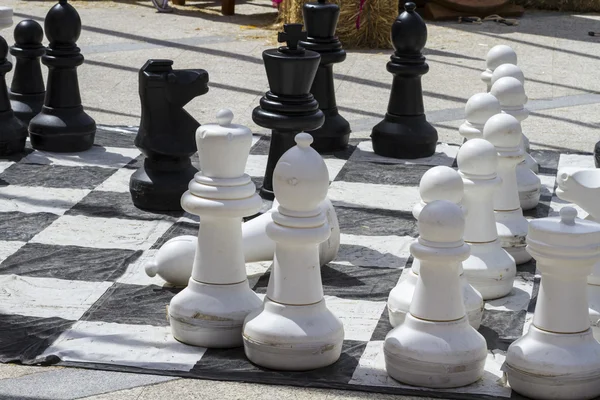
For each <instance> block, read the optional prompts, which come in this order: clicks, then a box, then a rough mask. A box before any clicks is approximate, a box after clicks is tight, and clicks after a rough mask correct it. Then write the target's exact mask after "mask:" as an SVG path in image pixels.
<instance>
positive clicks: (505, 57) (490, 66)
mask: <svg viewBox="0 0 600 400" xmlns="http://www.w3.org/2000/svg"><path fill="white" fill-rule="evenodd" d="M502 64H515V65H516V64H517V53H515V51H514V50H513V49H512V48H511V47H510V46H507V45H505V44H500V45H497V46H494V47H492V48H491V49H490V51H488V53H487V56H486V58H485V65H486V69H485V71H483V72H482V73H481V80H482V81H483V82H484V83H485V84H486V86H487V91H488V92H489V91H490V88H491V87H492V82H491V81H492V74H493V73H494V70H495V69H496V68H498V67H499V66H500V65H502Z"/></svg>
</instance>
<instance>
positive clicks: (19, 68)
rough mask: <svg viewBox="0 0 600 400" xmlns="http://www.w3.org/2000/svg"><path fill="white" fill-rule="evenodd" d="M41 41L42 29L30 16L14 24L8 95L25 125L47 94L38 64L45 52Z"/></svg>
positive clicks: (13, 107)
mask: <svg viewBox="0 0 600 400" xmlns="http://www.w3.org/2000/svg"><path fill="white" fill-rule="evenodd" d="M42 40H44V30H43V29H42V27H41V25H40V24H38V23H37V22H36V21H34V20H32V19H26V20H24V21H21V22H19V23H18V24H17V26H16V27H15V44H14V46H12V47H11V48H10V54H12V55H13V56H14V57H15V59H16V64H15V72H14V74H13V79H12V84H11V86H10V92H9V94H8V96H9V97H10V103H11V105H12V109H13V111H14V112H15V115H16V116H17V118H19V119H20V120H21V122H23V123H24V124H25V125H29V121H31V119H32V118H33V117H35V116H36V115H38V114H39V113H40V111H42V106H43V105H44V97H45V96H46V88H45V86H44V78H43V77H42V67H41V64H40V57H41V56H43V55H44V54H45V53H46V48H45V47H44V45H43V44H42Z"/></svg>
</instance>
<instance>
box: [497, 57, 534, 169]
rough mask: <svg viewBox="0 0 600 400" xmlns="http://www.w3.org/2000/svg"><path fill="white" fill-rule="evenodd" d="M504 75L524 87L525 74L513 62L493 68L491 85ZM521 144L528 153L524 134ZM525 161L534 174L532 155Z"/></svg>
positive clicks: (527, 144)
mask: <svg viewBox="0 0 600 400" xmlns="http://www.w3.org/2000/svg"><path fill="white" fill-rule="evenodd" d="M506 77H512V78H515V79H517V80H518V81H519V82H521V85H523V87H525V75H523V71H521V68H519V67H518V66H516V65H514V64H502V65H500V66H499V67H498V68H496V69H495V70H494V73H493V74H492V80H491V83H492V86H494V83H496V81H497V80H499V79H501V78H506ZM522 116H523V117H524V118H527V117H528V116H529V112H527V113H526V114H523V115H522ZM515 117H516V118H517V119H519V115H515ZM519 121H520V122H523V120H521V119H519ZM523 145H524V146H525V151H526V152H528V153H529V152H530V151H531V149H530V148H529V139H528V138H527V136H525V134H523ZM525 163H526V164H527V167H528V168H530V169H531V170H532V171H533V172H535V173H536V174H537V173H538V172H539V168H540V166H539V164H538V163H537V161H535V159H534V158H533V157H531V156H529V157H527V156H526V158H525Z"/></svg>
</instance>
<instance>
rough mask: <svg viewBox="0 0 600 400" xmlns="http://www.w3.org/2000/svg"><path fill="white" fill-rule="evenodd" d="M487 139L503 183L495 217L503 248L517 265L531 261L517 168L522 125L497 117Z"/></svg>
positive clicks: (496, 195) (497, 194)
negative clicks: (495, 154) (495, 157)
mask: <svg viewBox="0 0 600 400" xmlns="http://www.w3.org/2000/svg"><path fill="white" fill-rule="evenodd" d="M483 138H484V139H485V140H487V141H489V142H490V143H491V144H493V145H494V146H495V147H496V152H497V153H498V177H499V178H500V179H501V180H502V183H501V184H500V187H499V188H498V189H497V190H496V192H495V193H494V216H495V218H496V229H497V230H498V238H499V239H500V243H501V245H502V247H503V248H504V249H505V250H506V251H508V253H509V254H510V255H511V256H513V258H514V259H515V262H516V263H517V265H519V264H523V263H526V262H527V261H529V260H531V256H530V255H529V253H528V252H527V250H525V247H526V245H527V244H526V242H525V239H526V237H527V220H526V219H525V217H524V216H523V210H522V209H521V205H520V202H519V191H518V188H517V173H516V167H517V164H519V163H520V162H521V161H522V160H523V155H524V151H523V149H522V147H521V146H520V143H521V124H520V123H519V121H518V120H517V119H516V118H515V117H513V116H512V115H510V114H497V115H494V116H493V117H492V118H490V119H489V120H488V122H487V123H486V124H485V126H484V127H483Z"/></svg>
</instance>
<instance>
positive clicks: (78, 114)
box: [29, 0, 96, 153]
mask: <svg viewBox="0 0 600 400" xmlns="http://www.w3.org/2000/svg"><path fill="white" fill-rule="evenodd" d="M44 30H45V31H46V37H47V38H48V41H49V42H50V43H49V45H48V48H47V49H46V54H45V55H44V56H42V63H43V64H44V65H46V66H47V67H48V88H47V92H46V97H45V100H44V106H43V107H42V111H41V112H40V113H39V114H38V115H36V116H35V117H33V119H32V120H31V122H30V123H29V136H30V139H31V146H32V147H33V148H34V149H37V150H43V151H51V152H58V153H71V152H78V151H85V150H88V149H89V148H91V147H92V146H93V144H94V138H95V136H96V122H95V121H94V120H93V119H92V117H90V116H89V115H87V114H86V113H85V111H84V110H83V106H82V105H81V95H80V92H79V81H78V79H77V67H79V66H80V65H82V64H83V60H84V58H83V55H82V54H81V51H80V49H79V47H77V43H76V42H77V40H78V39H79V35H80V34H81V18H80V17H79V14H78V13H77V10H75V8H73V6H72V5H70V4H69V3H67V0H59V2H58V4H56V5H55V6H54V7H52V8H51V9H50V11H49V12H48V14H47V15H46V19H45V21H44Z"/></svg>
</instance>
